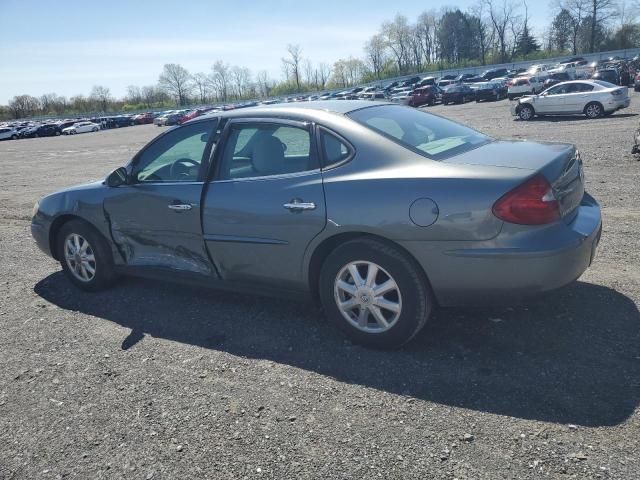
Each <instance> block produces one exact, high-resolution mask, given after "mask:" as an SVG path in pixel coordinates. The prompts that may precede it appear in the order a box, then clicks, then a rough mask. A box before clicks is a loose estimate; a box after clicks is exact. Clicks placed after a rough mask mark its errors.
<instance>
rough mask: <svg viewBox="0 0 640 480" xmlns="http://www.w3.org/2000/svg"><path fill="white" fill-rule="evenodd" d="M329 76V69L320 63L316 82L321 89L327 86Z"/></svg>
mask: <svg viewBox="0 0 640 480" xmlns="http://www.w3.org/2000/svg"><path fill="white" fill-rule="evenodd" d="M330 76H331V67H330V66H329V65H327V64H326V63H320V64H319V65H318V80H319V83H320V85H321V86H322V88H325V87H326V86H327V82H328V81H329V77H330Z"/></svg>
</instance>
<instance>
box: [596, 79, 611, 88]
mask: <svg viewBox="0 0 640 480" xmlns="http://www.w3.org/2000/svg"><path fill="white" fill-rule="evenodd" d="M592 81H593V82H594V83H597V84H598V85H600V86H601V87H604V88H616V87H617V85H614V84H613V83H609V82H605V81H604V80H592Z"/></svg>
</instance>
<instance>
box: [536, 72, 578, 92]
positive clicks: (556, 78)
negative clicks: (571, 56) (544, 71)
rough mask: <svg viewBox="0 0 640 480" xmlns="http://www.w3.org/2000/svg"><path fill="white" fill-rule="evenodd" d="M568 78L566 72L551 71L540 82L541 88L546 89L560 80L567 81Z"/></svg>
mask: <svg viewBox="0 0 640 480" xmlns="http://www.w3.org/2000/svg"><path fill="white" fill-rule="evenodd" d="M569 80H571V79H570V78H569V75H568V74H567V73H566V72H560V73H552V74H550V75H549V78H547V79H546V80H545V81H544V83H543V84H542V90H546V89H547V88H549V87H553V86H554V85H557V84H559V83H560V82H567V81H569Z"/></svg>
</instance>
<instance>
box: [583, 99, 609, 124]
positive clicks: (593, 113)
mask: <svg viewBox="0 0 640 480" xmlns="http://www.w3.org/2000/svg"><path fill="white" fill-rule="evenodd" d="M603 113H604V109H603V108H602V105H601V104H600V103H598V102H590V103H587V105H586V106H585V107H584V114H585V115H586V116H587V118H589V119H591V120H593V119H594V118H600V117H601V116H602V114H603Z"/></svg>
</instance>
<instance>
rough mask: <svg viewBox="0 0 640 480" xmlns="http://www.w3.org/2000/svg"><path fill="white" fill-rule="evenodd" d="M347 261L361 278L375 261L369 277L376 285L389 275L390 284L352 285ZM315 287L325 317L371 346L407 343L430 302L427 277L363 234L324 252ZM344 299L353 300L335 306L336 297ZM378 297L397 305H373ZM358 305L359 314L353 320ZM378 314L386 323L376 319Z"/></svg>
mask: <svg viewBox="0 0 640 480" xmlns="http://www.w3.org/2000/svg"><path fill="white" fill-rule="evenodd" d="M350 265H351V267H355V269H356V270H357V271H358V274H359V275H362V276H363V277H364V278H363V279H362V280H363V281H366V277H367V274H368V272H369V271H370V270H373V267H374V266H375V267H377V268H378V274H377V276H375V277H373V279H372V282H371V283H372V284H373V285H376V284H377V286H378V287H379V286H380V285H383V284H385V283H386V282H387V281H389V280H391V281H393V282H395V287H393V288H391V289H390V290H388V291H387V292H385V293H383V294H381V295H378V296H376V294H375V291H374V290H373V288H371V287H367V285H361V288H359V289H356V287H355V286H354V284H355V283H356V282H355V280H354V277H353V275H352V273H351V272H352V269H350V268H349V266H350ZM339 284H342V285H345V286H346V287H348V289H350V290H351V289H352V287H353V293H348V291H347V290H345V289H342V288H340V287H338V285H339ZM319 289H320V291H319V294H320V300H321V302H322V306H323V308H324V311H325V314H326V316H327V318H328V319H329V321H330V322H331V323H333V324H334V325H335V326H336V327H338V328H339V329H340V330H342V331H343V332H344V333H345V334H346V335H347V336H348V337H349V338H350V339H351V340H352V341H353V342H355V343H358V344H361V345H365V346H368V347H373V348H398V347H400V346H402V345H404V344H405V343H407V342H408V341H409V340H411V339H412V338H413V337H414V336H415V335H416V334H417V333H418V332H419V331H420V330H421V329H422V327H424V325H425V323H426V321H427V319H428V318H429V315H430V314H431V310H432V308H433V304H434V301H433V295H432V293H431V289H430V288H429V285H428V282H427V279H426V277H425V276H424V273H423V272H422V270H421V269H420V267H419V266H418V265H417V264H416V263H415V261H414V260H413V259H412V258H410V257H409V256H408V255H407V254H405V253H404V252H402V251H401V250H399V249H398V248H396V247H394V246H392V245H389V244H387V243H384V242H381V241H378V240H374V239H367V238H365V239H356V240H352V241H349V242H346V243H344V244H342V245H341V246H339V247H338V248H336V249H335V250H334V251H333V252H331V253H330V254H329V256H328V257H327V258H326V260H325V262H324V264H323V266H322V270H321V273H320V281H319ZM349 300H352V301H354V302H355V303H356V305H354V306H352V307H351V308H350V309H349V308H346V309H344V310H341V309H340V308H339V306H338V302H339V301H343V302H347V301H349ZM363 302H364V303H363ZM378 302H380V303H384V304H385V305H388V306H390V307H393V308H394V309H395V308H397V309H399V311H395V310H392V309H387V308H386V307H379V306H378V305H379V303H378ZM362 305H364V306H365V308H364V310H363V308H362ZM363 311H364V315H365V316H364V317H363V320H359V318H360V317H361V315H362V312H363ZM375 312H377V313H375ZM374 315H376V316H374ZM380 316H382V319H383V320H384V322H386V323H388V325H385V324H384V323H381V322H379V321H377V320H376V317H377V318H380ZM347 317H348V318H349V319H348V318H347Z"/></svg>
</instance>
